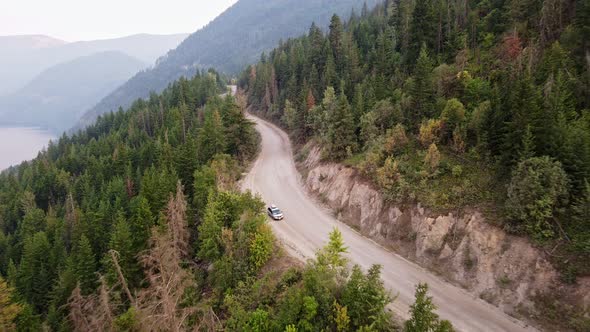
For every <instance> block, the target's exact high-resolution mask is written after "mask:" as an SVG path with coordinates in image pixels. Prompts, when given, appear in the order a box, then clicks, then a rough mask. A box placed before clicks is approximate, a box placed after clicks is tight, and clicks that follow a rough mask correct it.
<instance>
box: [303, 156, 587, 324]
mask: <svg viewBox="0 0 590 332" xmlns="http://www.w3.org/2000/svg"><path fill="white" fill-rule="evenodd" d="M320 155H321V152H320V150H319V149H318V148H317V147H312V148H311V149H309V153H308V154H307V155H305V156H301V157H302V158H301V159H302V161H301V162H300V163H299V164H298V167H299V169H300V171H301V173H302V174H303V179H302V180H303V182H304V184H305V186H306V188H307V190H308V191H309V192H310V193H311V194H312V195H314V196H315V197H317V198H318V200H320V201H321V202H322V203H323V204H325V205H327V206H328V207H329V208H331V210H332V211H334V213H335V214H336V217H338V218H339V219H340V220H341V221H343V222H345V223H347V224H348V225H350V226H351V227H352V228H354V229H356V230H357V231H359V232H360V233H362V234H363V235H365V236H368V237H370V238H372V239H373V240H375V241H376V242H378V243H379V244H381V245H383V246H385V247H387V248H390V249H392V250H394V251H395V252H397V253H399V254H401V255H403V256H405V257H406V258H408V259H410V260H413V261H415V262H417V263H418V264H420V265H422V266H423V267H426V268H428V269H430V270H432V271H434V272H436V273H438V274H439V275H441V276H442V277H444V278H446V279H447V280H449V281H450V282H452V283H454V284H457V285H461V286H462V287H464V288H466V289H467V290H469V291H470V292H471V293H473V294H474V296H478V297H480V298H482V299H484V300H486V301H488V302H490V303H492V304H494V305H497V306H498V307H500V308H501V309H502V310H504V311H505V312H506V313H509V314H511V315H513V316H516V317H528V318H532V319H533V320H534V321H541V322H542V321H544V320H545V317H543V316H544V315H548V314H552V312H547V310H549V311H551V310H553V311H556V312H555V314H559V313H560V312H561V310H560V309H564V310H565V309H568V307H567V306H569V305H571V306H572V308H576V309H575V310H574V311H578V312H579V311H580V310H584V311H586V313H587V311H588V306H589V304H590V278H584V279H580V280H578V283H577V284H576V285H566V284H564V283H562V282H561V280H560V277H559V273H558V272H557V271H556V270H555V269H554V268H553V266H552V265H551V264H550V262H549V261H548V260H547V259H546V253H544V252H543V251H542V250H540V249H538V248H537V247H535V246H534V245H532V244H531V243H530V242H529V241H528V240H526V239H524V238H519V237H515V236H511V235H508V234H506V233H505V232H504V231H503V230H502V229H500V228H498V227H496V226H493V225H491V224H489V223H487V222H486V221H485V219H484V217H483V216H482V215H481V214H480V213H478V212H477V211H473V212H462V213H461V214H453V213H449V214H446V215H436V214H433V213H431V212H430V211H428V210H427V209H424V208H422V207H420V206H419V205H415V206H409V207H404V208H401V207H398V206H395V205H393V204H388V203H387V202H385V201H384V199H383V198H382V195H381V194H380V192H379V191H378V190H376V189H375V188H373V187H372V185H371V184H370V183H368V182H367V181H365V180H364V179H363V178H362V177H361V176H359V175H358V174H357V172H356V171H355V170H354V169H352V168H348V167H345V166H342V165H340V164H335V163H322V162H320ZM589 263H590V262H589ZM555 300H559V301H560V302H561V303H559V304H557V303H556V302H555ZM540 302H543V303H540ZM547 302H551V303H547ZM535 304H536V306H535ZM546 305H550V306H557V307H556V308H553V309H551V308H545V306H546ZM560 306H563V307H560ZM572 308H569V309H572ZM566 312H567V311H566ZM563 319H564V320H565V319H572V318H571V317H563ZM535 325H537V324H535Z"/></svg>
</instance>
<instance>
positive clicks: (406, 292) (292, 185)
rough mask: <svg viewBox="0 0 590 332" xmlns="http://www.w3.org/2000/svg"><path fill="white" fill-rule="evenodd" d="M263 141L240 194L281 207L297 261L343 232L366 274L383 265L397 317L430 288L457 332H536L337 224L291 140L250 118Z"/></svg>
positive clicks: (276, 226) (283, 237)
mask: <svg viewBox="0 0 590 332" xmlns="http://www.w3.org/2000/svg"><path fill="white" fill-rule="evenodd" d="M249 118H250V119H251V120H252V121H254V122H255V123H256V128H257V130H258V131H259V132H260V134H261V136H262V146H261V150H260V155H259V156H258V159H257V160H256V161H255V163H254V164H253V165H252V169H251V170H250V172H249V173H248V174H247V176H246V177H245V178H244V180H243V182H242V189H243V190H250V191H252V192H253V193H256V194H259V195H260V196H261V197H262V199H263V200H264V201H265V202H267V203H274V204H276V205H277V206H279V207H280V208H281V209H282V210H283V212H284V214H285V220H284V221H278V222H274V221H273V222H272V223H271V225H272V228H273V231H274V233H275V235H276V236H277V238H278V239H279V240H280V241H281V243H282V244H283V245H284V246H285V247H286V249H287V250H288V251H289V252H290V253H291V254H292V255H295V256H296V257H298V258H301V259H306V258H312V257H313V256H314V254H315V252H316V251H317V250H318V249H319V248H321V247H322V246H324V245H325V244H326V243H327V241H328V234H329V233H330V231H331V230H332V229H333V228H334V227H338V228H339V229H340V231H341V232H342V235H343V237H344V241H345V243H346V245H347V246H348V254H347V255H348V258H349V259H350V260H351V261H352V262H353V263H355V264H359V265H360V266H362V267H363V268H364V269H365V270H366V269H368V268H369V267H370V266H371V265H373V264H381V265H382V266H383V269H382V279H383V281H384V283H385V286H386V287H387V288H388V289H390V290H391V293H392V295H394V296H395V295H397V298H396V300H395V301H394V302H393V303H392V304H391V305H390V308H391V310H393V311H394V312H395V313H396V314H397V315H398V316H401V317H403V318H407V316H408V310H409V306H410V305H411V304H412V303H413V301H414V290H415V286H416V284H418V283H421V282H426V283H428V285H429V286H430V295H432V297H433V298H434V302H435V304H436V305H437V306H438V308H439V309H438V313H439V315H440V316H441V317H442V318H443V319H448V320H450V321H451V322H452V323H453V325H454V326H455V328H456V329H457V330H460V331H474V332H475V331H478V332H479V331H494V332H495V331H535V329H533V328H531V327H526V326H525V324H524V323H522V322H519V321H517V320H516V319H514V318H512V317H510V316H508V315H507V314H505V313H503V312H502V311H501V310H500V309H499V308H497V307H495V306H492V305H490V304H489V303H486V302H484V301H483V300H481V299H479V298H477V297H475V296H474V295H472V294H469V293H468V292H466V291H465V290H463V289H461V288H458V287H456V286H453V285H451V284H449V283H447V282H445V281H443V280H442V279H440V278H438V277H437V276H435V275H433V274H432V273H430V272H428V271H426V270H425V269H423V268H421V267H420V266H418V265H416V264H414V263H412V262H410V261H408V260H406V259H404V258H403V257H401V256H399V255H397V254H395V253H393V252H391V251H388V250H386V249H385V248H383V247H381V246H379V245H377V244H376V243H375V242H373V241H371V240H370V239H367V238H365V237H363V236H362V235H360V234H359V233H357V232H356V231H354V230H353V229H351V228H349V227H347V226H346V225H344V224H343V223H340V222H339V221H338V220H336V219H335V218H334V217H333V214H332V213H331V212H330V211H328V210H326V209H324V208H322V207H320V206H319V204H317V203H316V202H315V201H314V200H313V199H312V198H310V197H309V196H308V195H307V193H306V191H305V189H304V187H303V186H302V184H301V176H300V174H299V173H298V171H297V169H296V168H295V163H294V160H293V154H292V150H291V143H290V141H289V137H288V136H287V134H286V133H285V132H283V131H282V130H281V129H279V128H278V127H276V126H274V125H272V124H270V123H268V122H266V121H264V120H262V119H259V118H257V117H254V116H251V115H249Z"/></svg>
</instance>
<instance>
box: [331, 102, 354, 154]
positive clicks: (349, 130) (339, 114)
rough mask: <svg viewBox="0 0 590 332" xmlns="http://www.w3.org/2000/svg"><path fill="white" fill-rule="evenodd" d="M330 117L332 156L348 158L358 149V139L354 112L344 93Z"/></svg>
mask: <svg viewBox="0 0 590 332" xmlns="http://www.w3.org/2000/svg"><path fill="white" fill-rule="evenodd" d="M329 119H330V127H329V132H328V137H329V142H330V156H331V157H332V158H334V159H336V160H338V159H343V158H346V157H348V156H349V153H351V152H354V151H355V150H356V147H357V139H356V133H355V132H356V125H355V123H354V114H353V113H352V109H351V107H350V104H348V100H347V98H346V96H345V95H344V94H341V95H340V97H339V98H338V104H337V106H336V108H335V109H334V112H333V113H332V114H329Z"/></svg>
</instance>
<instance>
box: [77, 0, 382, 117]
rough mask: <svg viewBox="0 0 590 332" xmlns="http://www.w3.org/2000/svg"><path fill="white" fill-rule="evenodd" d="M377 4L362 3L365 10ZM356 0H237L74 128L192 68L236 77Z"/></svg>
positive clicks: (324, 23) (189, 72)
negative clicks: (211, 69)
mask: <svg viewBox="0 0 590 332" xmlns="http://www.w3.org/2000/svg"><path fill="white" fill-rule="evenodd" d="M379 2H381V1H380V0H367V1H366V3H367V5H368V6H369V7H373V6H374V5H375V4H377V3H379ZM363 3H364V2H363V1H359V0H273V1H268V0H240V1H238V2H237V3H236V4H235V5H234V6H232V7H231V8H229V9H228V10H226V11H225V12H224V13H223V14H221V15H220V16H219V17H217V18H216V19H215V20H214V21H213V22H211V23H210V24H209V25H207V26H206V27H204V28H203V29H201V30H199V31H197V32H195V33H194V34H192V35H190V36H189V37H188V38H187V39H186V40H185V41H184V42H182V44H180V46H178V48H176V49H175V50H173V51H170V52H169V53H168V54H167V55H166V56H165V57H163V58H161V59H160V60H158V62H157V65H156V66H155V67H154V68H152V69H150V70H146V71H143V72H141V73H138V74H137V75H135V77H133V78H132V79H131V80H129V81H128V82H126V83H125V84H124V85H123V86H121V87H120V88H119V89H117V90H115V91H114V92H113V93H112V94H110V95H109V96H108V97H106V98H105V99H103V100H102V101H101V102H100V103H99V104H98V105H96V106H95V107H94V108H92V109H91V110H89V111H88V113H86V114H85V115H84V117H83V119H82V122H81V123H80V124H79V126H85V125H88V124H90V123H92V122H93V121H94V119H96V117H97V116H98V115H100V114H103V113H105V112H109V111H111V110H116V109H117V108H118V107H119V106H122V107H124V108H126V107H128V106H129V105H130V104H131V103H132V102H133V101H134V100H136V99H137V98H144V97H147V96H148V95H149V93H150V91H155V92H159V91H161V90H163V89H164V88H165V87H166V86H167V85H168V84H169V83H170V82H172V81H174V80H176V79H177V78H179V77H180V76H191V75H193V73H194V72H195V69H197V68H207V67H215V68H216V69H217V70H220V71H223V72H226V73H236V72H238V71H240V70H241V69H242V68H243V66H245V65H247V64H249V63H252V62H254V61H256V60H257V59H258V58H259V57H260V54H261V53H262V52H263V51H266V50H270V49H272V48H273V47H274V45H276V44H277V43H278V42H279V40H281V39H287V38H290V37H295V36H298V35H300V34H301V33H304V32H306V31H307V30H308V29H309V27H310V26H311V24H312V23H313V22H316V23H317V24H318V25H319V26H321V27H323V28H325V27H327V26H328V24H329V21H330V18H331V16H332V15H333V14H334V13H337V14H339V15H341V16H344V17H348V15H350V14H351V12H352V10H353V8H354V9H355V10H357V12H358V11H360V10H361V7H362V6H363Z"/></svg>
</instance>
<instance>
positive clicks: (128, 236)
mask: <svg viewBox="0 0 590 332" xmlns="http://www.w3.org/2000/svg"><path fill="white" fill-rule="evenodd" d="M114 227H115V228H114V229H113V232H112V234H111V240H110V241H109V250H113V251H115V253H116V255H117V257H118V258H117V261H118V264H119V266H120V268H121V271H122V272H123V275H124V276H125V278H126V279H127V280H128V281H129V282H130V283H133V282H136V281H138V280H139V275H138V272H139V266H138V265H137V262H136V259H135V255H136V254H137V252H136V251H134V248H133V237H132V233H131V230H130V227H129V224H128V223H127V220H125V216H124V215H123V213H122V212H119V214H118V215H117V221H116V223H115V226H114ZM103 265H104V266H105V267H106V269H107V274H106V280H107V282H108V283H109V284H110V285H113V284H115V283H116V282H117V281H118V279H119V278H118V275H117V269H116V268H115V266H114V262H113V261H112V259H111V255H110V253H106V254H105V256H104V258H103Z"/></svg>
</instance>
